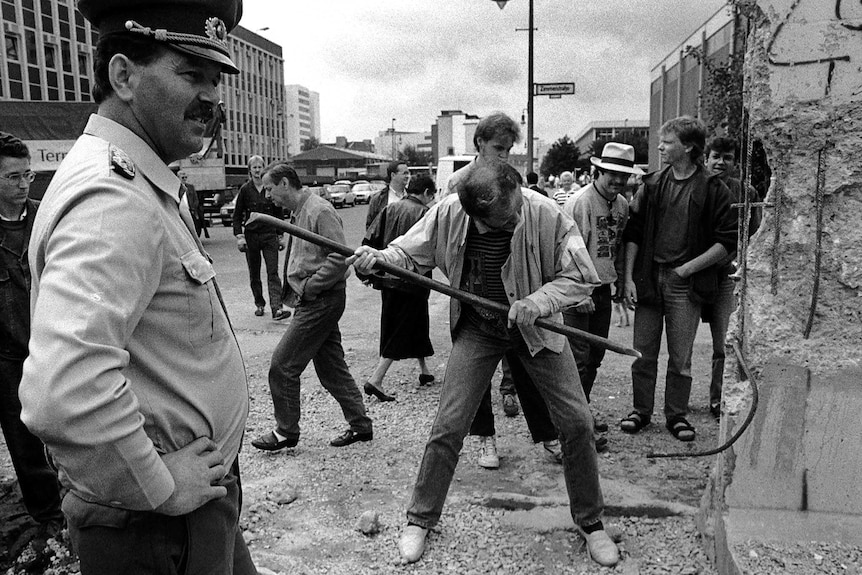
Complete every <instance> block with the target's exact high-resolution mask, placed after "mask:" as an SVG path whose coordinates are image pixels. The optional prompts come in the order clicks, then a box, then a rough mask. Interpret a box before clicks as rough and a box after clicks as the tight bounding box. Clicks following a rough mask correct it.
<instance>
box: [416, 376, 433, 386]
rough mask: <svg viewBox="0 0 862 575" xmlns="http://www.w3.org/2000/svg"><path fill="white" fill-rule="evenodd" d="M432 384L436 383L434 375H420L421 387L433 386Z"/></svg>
mask: <svg viewBox="0 0 862 575" xmlns="http://www.w3.org/2000/svg"><path fill="white" fill-rule="evenodd" d="M432 383H434V376H433V375H426V374H424V373H420V374H419V385H431V384H432Z"/></svg>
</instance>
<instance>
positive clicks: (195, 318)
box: [180, 250, 228, 345]
mask: <svg viewBox="0 0 862 575" xmlns="http://www.w3.org/2000/svg"><path fill="white" fill-rule="evenodd" d="M180 261H181V262H182V265H183V270H185V278H186V299H187V302H188V311H187V317H188V337H189V342H190V343H192V344H193V345H205V344H208V343H210V342H213V341H217V340H219V339H221V338H223V337H226V336H227V335H228V332H227V327H226V323H227V321H226V320H225V319H224V318H223V317H222V315H223V314H222V312H221V302H220V301H219V298H218V293H217V292H216V289H215V283H214V281H213V279H214V278H215V270H214V269H213V266H212V264H211V263H210V262H209V261H208V260H207V259H206V258H205V257H204V256H203V254H201V253H200V251H198V250H193V251H190V252H187V253H185V254H183V255H182V256H180Z"/></svg>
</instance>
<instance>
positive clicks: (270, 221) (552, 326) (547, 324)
mask: <svg viewBox="0 0 862 575" xmlns="http://www.w3.org/2000/svg"><path fill="white" fill-rule="evenodd" d="M255 225H267V226H272V227H275V228H278V229H280V230H282V231H284V232H286V233H288V234H290V235H292V236H295V237H297V238H300V239H302V240H305V241H308V242H311V243H313V244H317V245H319V246H323V247H326V248H329V249H330V250H332V251H333V252H336V253H339V254H341V255H343V256H345V257H350V256H352V255H353V253H354V251H353V250H352V249H350V248H349V247H348V246H346V245H344V244H339V243H338V242H334V241H332V240H330V239H329V238H325V237H323V236H320V235H318V234H315V233H314V232H310V231H308V230H305V229H303V228H299V227H296V226H294V225H293V224H289V223H287V222H285V221H284V220H280V219H278V218H275V217H272V216H268V215H266V214H261V213H253V214H252V215H251V216H249V218H248V221H247V222H246V226H247V227H248V226H252V227H254V226H255ZM374 267H375V268H376V269H378V270H380V271H383V272H386V273H389V274H392V275H394V276H397V277H399V278H401V279H405V280H407V281H412V282H414V283H416V284H418V285H421V286H422V287H426V288H428V289H432V290H434V291H436V292H440V293H442V294H444V295H448V296H449V297H452V298H455V299H457V300H459V301H462V302H464V303H469V304H471V305H477V306H480V307H483V308H485V309H489V310H491V311H495V312H498V313H501V314H503V316H505V315H506V314H507V313H508V312H509V308H508V307H507V306H505V305H503V304H500V303H497V302H494V301H491V300H489V299H486V298H483V297H479V296H477V295H475V294H472V293H470V292H466V291H463V290H459V289H456V288H453V287H452V286H450V285H447V284H444V283H442V282H438V281H437V280H433V279H430V278H427V277H425V276H423V275H421V274H417V273H416V272H412V271H410V270H408V269H404V268H402V267H399V266H396V265H393V264H390V263H388V262H385V261H381V260H378V261H377V263H376V264H375V266H374ZM536 325H537V326H539V327H541V328H544V329H547V330H549V331H553V332H556V333H559V334H562V335H565V336H572V337H578V338H581V339H584V340H586V341H589V342H590V343H591V344H594V345H599V346H602V347H604V348H605V349H608V350H610V351H614V352H616V353H619V354H622V355H630V356H632V357H640V353H639V352H638V351H637V350H635V349H631V348H628V347H626V346H624V345H621V344H619V343H616V342H615V341H612V340H610V339H607V338H604V337H599V336H596V335H593V334H591V333H588V332H585V331H582V330H579V329H575V328H573V327H568V326H566V325H563V324H559V323H555V322H552V321H550V320H546V319H544V318H539V319H537V320H536Z"/></svg>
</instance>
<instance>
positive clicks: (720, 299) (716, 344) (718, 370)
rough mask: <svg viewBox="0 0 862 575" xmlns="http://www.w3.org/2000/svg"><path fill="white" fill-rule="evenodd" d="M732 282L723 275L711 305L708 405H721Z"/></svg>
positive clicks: (732, 302) (734, 304)
mask: <svg viewBox="0 0 862 575" xmlns="http://www.w3.org/2000/svg"><path fill="white" fill-rule="evenodd" d="M733 288H734V285H733V280H732V279H730V278H729V277H728V276H727V275H723V276H722V277H721V278H720V279H719V281H718V294H717V295H716V297H715V302H713V303H712V305H711V308H712V309H711V313H710V319H709V330H710V332H712V380H711V381H710V384H709V404H710V405H718V404H720V403H721V386H722V384H723V383H724V359H725V355H726V352H725V349H726V346H725V343H724V341H725V339H726V338H727V326H728V324H730V314H732V313H733V310H735V309H736V297H735V296H734V295H733Z"/></svg>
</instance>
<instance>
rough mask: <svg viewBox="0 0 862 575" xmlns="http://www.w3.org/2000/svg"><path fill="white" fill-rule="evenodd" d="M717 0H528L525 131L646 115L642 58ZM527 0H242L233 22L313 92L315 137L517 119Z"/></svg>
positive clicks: (566, 129) (680, 36) (574, 128)
mask: <svg viewBox="0 0 862 575" xmlns="http://www.w3.org/2000/svg"><path fill="white" fill-rule="evenodd" d="M725 4H726V1H725V0H587V1H576V0H535V2H534V6H535V8H534V17H535V27H536V29H537V30H536V32H535V40H534V49H535V59H534V62H535V64H534V68H535V72H534V74H535V77H534V81H535V82H539V83H540V82H574V83H575V85H576V93H575V95H574V96H563V97H562V98H561V99H558V100H550V99H548V98H547V97H537V98H536V99H535V136H536V137H538V138H541V139H543V140H546V141H548V142H551V141H553V140H556V139H557V138H559V137H561V136H562V135H564V134H568V135H569V136H571V137H573V136H574V135H575V134H576V133H577V132H578V131H580V129H581V128H583V127H584V126H585V125H586V124H587V123H588V122H590V121H592V120H603V119H626V118H628V119H632V120H636V119H648V118H649V78H650V70H651V69H652V67H653V66H655V65H656V64H657V63H658V62H659V61H660V60H661V59H662V58H664V57H665V56H666V55H667V54H668V53H669V52H670V51H672V50H675V49H676V48H677V46H678V45H679V43H680V42H682V41H683V40H684V39H685V38H686V37H687V36H688V35H689V34H690V33H691V32H692V31H694V29H695V28H696V27H697V26H699V25H700V24H701V23H703V22H704V21H705V20H706V19H707V18H709V17H710V16H712V14H714V13H715V12H716V11H717V10H719V9H721V8H722V6H724V5H725ZM527 12H528V2H527V0H511V1H510V2H509V3H508V4H507V5H506V7H505V9H503V10H500V9H499V8H498V7H497V4H496V3H494V2H492V1H491V0H316V1H314V2H308V1H303V0H287V1H284V2H273V1H272V0H245V1H244V14H243V18H242V21H241V22H240V24H241V25H242V26H243V27H245V28H247V29H249V30H252V31H258V29H260V28H263V27H266V26H268V27H269V30H265V31H258V33H259V34H261V35H262V36H264V37H265V38H268V39H269V40H271V41H273V42H276V43H277V44H280V45H281V46H282V49H283V55H284V67H285V73H284V78H285V83H287V84H301V85H303V86H306V87H307V88H309V89H311V90H314V91H316V92H319V93H320V114H321V128H322V136H323V138H322V139H323V141H324V142H330V141H334V140H335V136H341V135H343V136H347V138H348V139H351V140H361V139H365V138H371V139H373V138H374V137H376V136H377V134H378V132H379V131H381V130H385V129H387V128H389V127H390V126H391V121H392V118H395V128H396V130H406V131H423V130H430V129H431V128H430V126H431V124H433V123H434V121H435V120H436V118H437V115H438V114H439V113H440V111H441V110H452V109H460V110H463V111H464V112H467V113H470V114H476V115H479V116H482V115H485V114H487V113H488V112H491V111H493V110H502V111H504V112H506V113H508V114H510V115H511V116H513V117H515V118H517V119H520V116H521V113H522V110H524V109H525V108H526V106H527V33H526V32H525V31H524V32H516V31H515V28H526V27H527Z"/></svg>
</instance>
